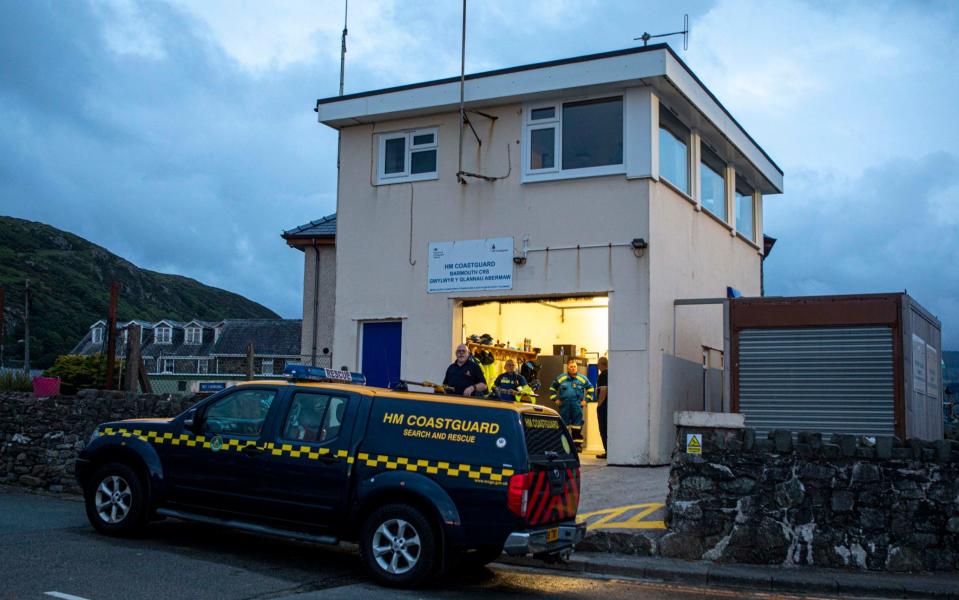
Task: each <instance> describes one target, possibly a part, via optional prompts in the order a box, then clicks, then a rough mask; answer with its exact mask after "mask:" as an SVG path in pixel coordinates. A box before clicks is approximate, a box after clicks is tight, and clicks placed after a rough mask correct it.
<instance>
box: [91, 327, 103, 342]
mask: <svg viewBox="0 0 959 600" xmlns="http://www.w3.org/2000/svg"><path fill="white" fill-rule="evenodd" d="M91 331H92V332H93V333H92V334H91V336H92V337H91V338H90V343H91V344H102V343H103V334H104V332H105V331H106V327H94V328H93V329H91Z"/></svg>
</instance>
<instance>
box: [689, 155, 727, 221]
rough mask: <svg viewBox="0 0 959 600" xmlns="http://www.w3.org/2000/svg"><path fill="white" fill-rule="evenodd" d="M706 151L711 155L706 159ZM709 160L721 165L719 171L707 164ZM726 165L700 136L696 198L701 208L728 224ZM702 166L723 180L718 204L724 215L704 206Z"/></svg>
mask: <svg viewBox="0 0 959 600" xmlns="http://www.w3.org/2000/svg"><path fill="white" fill-rule="evenodd" d="M707 153H708V154H711V155H712V156H711V157H709V159H708V160H707ZM711 161H715V162H716V163H717V165H722V166H721V168H720V169H719V171H716V170H714V169H713V167H712V166H711V165H710V164H709V163H710V162H711ZM727 166H728V165H727V163H726V161H725V160H723V158H722V157H721V156H720V155H719V153H718V152H716V151H715V150H713V149H712V148H711V147H710V146H709V145H708V144H706V142H705V141H703V140H702V138H700V140H699V165H697V167H698V169H699V173H698V176H699V189H698V190H697V192H698V193H699V198H698V200H699V206H701V207H702V209H703V210H705V211H706V212H708V213H709V214H711V215H712V216H714V217H716V218H717V219H719V220H720V221H722V222H723V223H727V224H728V223H729V214H728V213H729V207H728V206H726V197H727V196H726V187H727V184H728V182H727V181H726V168H727ZM703 168H706V169H709V170H710V171H712V172H713V174H715V175H718V176H719V180H720V181H722V182H723V189H722V195H721V197H720V206H722V207H723V213H726V214H725V215H720V214H717V213H716V212H715V211H713V210H711V209H710V208H709V207H708V206H706V205H705V204H703V189H702V188H703V185H702V181H703Z"/></svg>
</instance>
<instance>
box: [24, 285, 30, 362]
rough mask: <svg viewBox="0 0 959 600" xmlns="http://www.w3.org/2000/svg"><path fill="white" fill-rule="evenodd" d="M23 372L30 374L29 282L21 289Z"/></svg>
mask: <svg viewBox="0 0 959 600" xmlns="http://www.w3.org/2000/svg"><path fill="white" fill-rule="evenodd" d="M23 370H24V371H25V372H26V373H27V375H29V374H30V280H29V279H27V285H26V287H25V288H24V289H23Z"/></svg>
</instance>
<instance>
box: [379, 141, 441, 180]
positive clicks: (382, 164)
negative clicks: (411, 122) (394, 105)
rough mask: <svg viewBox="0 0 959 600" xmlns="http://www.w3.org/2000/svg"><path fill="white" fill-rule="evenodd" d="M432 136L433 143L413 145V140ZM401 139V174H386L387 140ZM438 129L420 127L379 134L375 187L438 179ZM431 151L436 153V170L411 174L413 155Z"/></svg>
mask: <svg viewBox="0 0 959 600" xmlns="http://www.w3.org/2000/svg"><path fill="white" fill-rule="evenodd" d="M430 134H431V135H432V136H433V141H432V143H429V144H413V138H415V137H416V136H421V135H430ZM396 139H403V140H405V141H404V145H403V172H401V173H387V172H386V170H385V169H386V142H387V141H389V140H396ZM439 141H440V131H439V127H420V128H417V129H405V130H402V131H392V132H385V133H380V134H379V136H378V140H377V145H378V146H377V161H376V185H389V184H391V183H407V182H410V181H430V180H433V179H439V160H440V152H439ZM428 150H433V151H434V152H435V153H436V168H435V169H434V170H433V171H430V172H427V173H411V172H410V170H411V168H412V162H413V154H414V153H416V152H423V151H428Z"/></svg>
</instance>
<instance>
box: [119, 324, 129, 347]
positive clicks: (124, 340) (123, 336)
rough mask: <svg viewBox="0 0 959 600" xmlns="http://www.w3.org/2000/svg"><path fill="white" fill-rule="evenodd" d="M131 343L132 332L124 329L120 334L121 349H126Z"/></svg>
mask: <svg viewBox="0 0 959 600" xmlns="http://www.w3.org/2000/svg"><path fill="white" fill-rule="evenodd" d="M129 341H130V330H129V329H126V328H124V329H123V331H122V332H121V333H120V347H121V348H126V347H127V344H128V343H129Z"/></svg>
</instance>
